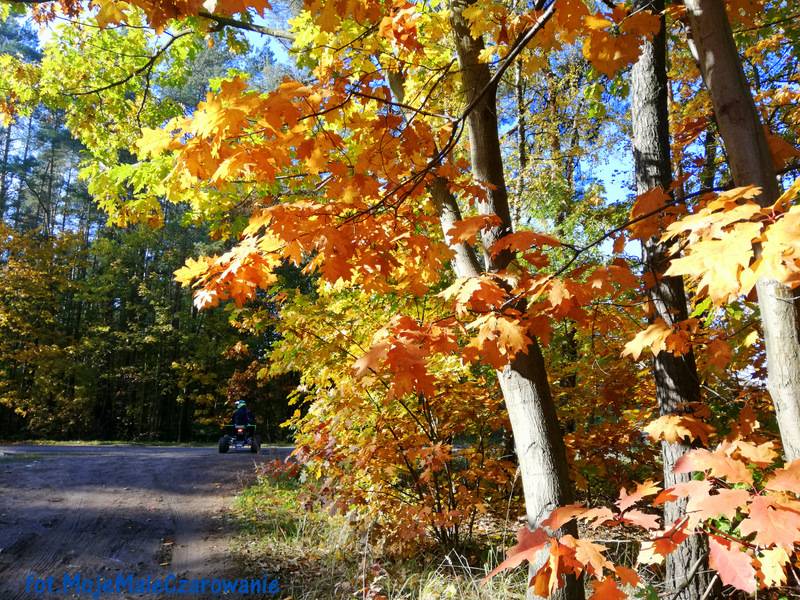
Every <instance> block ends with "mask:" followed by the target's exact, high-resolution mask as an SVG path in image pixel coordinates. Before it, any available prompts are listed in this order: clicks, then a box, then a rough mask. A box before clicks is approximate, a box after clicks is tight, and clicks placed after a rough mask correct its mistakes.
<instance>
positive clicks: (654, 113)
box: [631, 0, 710, 600]
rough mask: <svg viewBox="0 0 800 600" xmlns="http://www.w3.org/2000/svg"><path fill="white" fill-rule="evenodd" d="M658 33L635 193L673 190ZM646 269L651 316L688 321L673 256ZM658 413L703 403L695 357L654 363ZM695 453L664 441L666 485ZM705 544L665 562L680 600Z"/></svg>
mask: <svg viewBox="0 0 800 600" xmlns="http://www.w3.org/2000/svg"><path fill="white" fill-rule="evenodd" d="M635 4H636V6H637V8H643V7H651V8H652V10H653V11H655V12H658V13H663V10H664V0H637V2H636V3H635ZM660 19H661V27H660V29H659V31H658V33H657V34H656V35H655V36H654V37H653V38H652V39H651V40H648V41H646V42H645V43H644V44H642V47H641V54H640V56H639V60H638V61H637V62H636V63H635V64H634V65H633V69H632V71H631V125H632V129H633V153H634V164H635V175H636V190H637V192H638V193H639V194H643V193H645V192H647V191H648V190H651V189H653V188H656V187H659V186H660V187H661V188H663V189H664V190H668V189H669V188H670V185H671V184H672V167H671V160H670V136H669V114H668V89H667V86H668V81H667V44H666V30H665V23H664V16H663V14H662V15H661V17H660ZM643 246H644V263H645V269H646V270H647V273H648V274H649V277H648V278H647V281H648V282H649V285H648V289H647V294H648V297H649V300H650V302H651V304H652V307H653V316H654V317H656V318H660V319H663V320H664V322H665V323H666V324H667V325H669V326H672V325H674V324H675V323H677V322H679V321H683V320H685V319H686V318H688V314H687V308H686V291H685V289H684V284H683V279H682V278H681V277H670V276H665V275H664V272H665V271H666V270H667V267H668V264H669V260H670V258H671V257H670V251H669V249H668V248H667V246H666V244H664V242H662V241H661V240H660V239H659V238H657V237H656V238H653V239H650V240H647V241H646V242H645V243H644V244H643ZM653 376H654V378H655V387H656V398H657V401H658V409H659V412H660V413H661V414H662V415H669V414H675V413H676V412H679V411H682V410H685V409H686V407H687V405H689V404H691V403H695V402H697V401H699V399H700V380H699V378H698V374H697V366H696V363H695V357H694V353H693V352H692V351H691V350H689V351H688V352H686V353H685V354H683V355H680V356H676V355H674V354H672V353H671V352H668V351H666V350H662V351H661V352H659V353H658V354H657V355H656V356H655V357H654V359H653ZM690 449H691V447H690V446H689V445H687V444H685V443H683V442H675V443H671V442H669V441H666V440H663V441H662V442H661V460H662V463H663V472H664V487H672V486H674V485H676V484H678V483H681V482H685V481H689V480H690V479H691V474H690V473H681V474H677V473H674V472H673V468H674V467H675V463H676V462H677V460H678V459H679V458H680V457H681V456H683V455H684V454H686V452H688V451H689V450H690ZM686 504H687V499H685V498H683V499H680V500H676V501H674V502H667V503H665V505H664V522H665V523H675V522H677V521H678V520H679V519H680V518H681V516H682V515H684V514H685V513H686ZM707 552H708V548H707V542H706V541H705V540H704V538H702V537H701V536H692V537H690V538H689V539H687V540H685V541H684V542H683V543H682V544H681V546H680V548H678V549H677V550H676V551H675V552H673V553H672V554H670V555H669V556H668V557H667V560H666V581H665V583H666V590H665V591H666V592H667V593H669V595H670V597H671V598H674V599H675V600H678V599H680V600H692V599H698V598H700V597H702V596H703V594H704V593H705V591H706V589H707V588H708V586H709V583H710V577H709V576H708V574H707V566H708V560H707Z"/></svg>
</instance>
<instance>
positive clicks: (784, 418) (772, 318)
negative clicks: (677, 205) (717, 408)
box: [685, 0, 800, 460]
mask: <svg viewBox="0 0 800 600" xmlns="http://www.w3.org/2000/svg"><path fill="white" fill-rule="evenodd" d="M685 5H686V10H687V15H688V17H689V26H690V30H691V35H692V39H693V42H694V45H695V48H696V53H697V59H698V63H699V65H700V71H701V72H702V74H703V79H704V81H705V84H706V87H707V88H708V91H709V93H710V95H711V101H712V104H713V106H714V113H715V116H716V119H717V125H718V128H719V133H720V136H721V137H722V141H723V143H724V144H725V149H726V151H727V154H728V162H729V164H730V168H731V172H732V173H733V179H734V182H735V183H736V185H737V186H745V185H756V186H759V187H760V188H761V195H760V196H759V197H758V198H757V200H758V203H759V204H760V205H761V206H769V205H770V204H773V203H774V202H775V201H776V200H777V198H778V195H779V193H778V183H777V179H776V176H775V165H774V164H773V163H772V156H771V155H770V152H769V146H768V145H767V139H766V135H765V134H764V129H763V126H762V123H761V120H760V118H759V116H758V113H757V111H756V107H755V103H754V102H753V96H752V94H751V93H750V87H749V85H748V83H747V79H746V78H745V75H744V70H743V69H742V62H741V60H740V59H739V54H738V53H737V51H736V44H735V42H734V39H733V33H732V32H731V27H730V23H729V22H728V17H727V14H726V13H725V4H724V2H722V0H686V2H685ZM756 291H757V293H758V305H759V308H760V312H761V323H762V327H763V330H764V343H765V345H766V349H767V389H768V390H769V393H770V395H771V396H772V401H773V403H774V405H775V415H776V417H777V420H778V426H779V427H780V431H781V440H782V441H783V449H784V452H785V454H786V458H787V459H788V460H795V459H797V458H800V302H798V300H797V299H795V298H794V294H793V293H792V290H791V289H789V288H788V287H787V286H785V285H783V284H781V283H780V282H778V281H775V280H771V279H766V278H761V279H759V280H758V281H757V282H756Z"/></svg>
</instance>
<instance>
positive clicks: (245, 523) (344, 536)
mask: <svg viewBox="0 0 800 600" xmlns="http://www.w3.org/2000/svg"><path fill="white" fill-rule="evenodd" d="M300 473H301V471H300V469H292V468H289V469H287V468H286V467H285V466H284V465H282V464H281V463H279V462H277V461H276V462H273V463H268V464H266V465H264V466H263V467H262V468H261V469H259V475H258V479H257V482H256V483H255V484H254V485H252V486H250V487H248V488H246V489H245V490H244V491H243V492H242V493H241V494H240V495H239V496H238V497H237V499H236V504H235V509H234V518H235V520H236V523H237V524H238V527H239V530H240V533H239V535H238V536H237V538H236V540H235V541H234V542H233V543H232V545H231V548H232V552H233V553H234V555H235V556H236V557H237V558H238V559H239V560H240V561H241V564H242V565H243V567H244V569H245V572H248V573H261V572H266V573H269V574H271V575H274V576H276V577H277V578H278V579H279V580H280V583H281V594H282V596H281V597H284V598H293V599H294V600H312V599H313V600H319V599H323V598H324V599H331V600H339V599H341V600H344V599H345V598H347V599H352V598H364V599H368V600H384V599H385V600H456V599H463V600H489V599H496V598H506V599H509V600H514V599H520V600H522V599H523V598H525V574H524V573H523V572H519V571H518V572H515V573H509V574H505V575H503V576H501V577H496V578H494V579H492V580H491V581H490V582H489V583H488V584H487V585H482V584H481V581H480V580H481V578H483V577H484V576H485V575H486V574H487V573H488V572H489V571H490V570H491V568H493V567H494V566H497V564H498V563H499V562H500V560H502V556H503V552H504V549H503V544H502V543H501V540H503V539H505V538H508V539H507V540H506V541H511V540H512V539H513V534H512V530H513V528H512V527H510V526H509V527H506V528H505V535H504V532H503V531H502V530H501V527H502V525H503V524H502V523H497V524H496V526H497V530H496V531H495V532H493V535H492V536H491V538H492V539H493V541H494V543H492V541H491V540H490V536H487V538H486V540H485V542H486V543H485V545H483V546H480V547H479V548H477V550H478V551H479V552H478V553H477V554H473V555H472V556H471V557H468V556H464V555H462V554H460V553H458V552H456V551H451V552H444V551H443V549H442V548H441V547H429V548H428V549H427V551H424V552H421V553H419V554H417V555H416V556H414V557H412V558H409V557H408V556H401V557H397V556H395V557H392V556H387V555H386V554H384V552H383V550H382V548H381V544H380V542H379V540H380V538H381V532H380V530H379V529H377V528H379V527H380V524H373V526H370V525H369V524H366V525H365V524H363V523H360V522H357V521H356V520H354V519H352V518H348V516H347V515H342V514H337V513H332V512H331V511H330V510H329V509H326V508H325V507H324V506H321V505H320V504H319V503H318V502H316V503H315V502H314V501H313V499H312V498H313V497H314V495H315V494H316V493H317V491H315V490H314V489H313V486H310V485H308V484H304V483H303V482H301V481H300ZM506 525H508V524H506Z"/></svg>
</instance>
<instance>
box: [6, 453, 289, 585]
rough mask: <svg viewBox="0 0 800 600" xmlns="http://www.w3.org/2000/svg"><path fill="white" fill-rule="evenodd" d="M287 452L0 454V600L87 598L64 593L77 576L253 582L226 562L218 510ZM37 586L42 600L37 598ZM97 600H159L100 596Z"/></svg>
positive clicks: (227, 532)
mask: <svg viewBox="0 0 800 600" xmlns="http://www.w3.org/2000/svg"><path fill="white" fill-rule="evenodd" d="M288 452H289V449H288V448H263V449H262V451H261V453H260V454H259V455H253V454H250V453H249V452H247V453H237V454H233V453H231V454H218V453H217V450H216V448H211V447H209V448H184V447H180V448H178V447H142V446H9V447H0V454H1V455H0V599H2V600H28V599H33V598H36V599H40V598H70V597H77V598H86V597H91V596H87V595H85V594H81V595H79V596H78V595H73V594H71V593H70V594H64V593H63V589H64V588H63V587H62V584H63V577H64V575H65V574H66V575H68V576H69V577H72V576H73V575H74V574H75V573H80V574H81V576H82V577H83V578H84V580H85V579H87V578H97V577H102V578H109V577H116V576H117V575H120V574H123V575H127V574H133V575H134V577H154V578H159V577H160V578H163V577H165V576H167V575H168V574H173V573H174V574H176V575H177V576H178V577H187V578H210V577H232V576H248V577H256V576H260V575H261V574H249V573H241V572H239V571H237V568H236V565H235V564H233V563H232V561H231V559H230V558H229V556H228V548H229V545H230V541H231V535H232V533H233V525H232V523H230V521H229V520H228V519H226V510H227V509H228V508H229V507H230V505H231V502H232V500H233V496H234V495H235V494H236V493H237V492H238V491H239V490H240V489H241V488H242V487H243V486H244V485H246V484H247V483H248V482H249V481H251V480H252V478H253V466H254V464H255V462H263V461H266V460H271V459H273V458H275V457H281V458H283V457H285V456H286V455H287V454H288ZM31 577H35V578H37V579H36V580H34V579H31ZM47 577H54V581H55V585H54V586H52V589H54V590H55V593H48V591H47V590H48V588H47V587H46V585H45V583H37V581H41V580H42V579H45V578H47ZM26 585H27V591H26ZM37 585H38V586H39V588H38V589H39V590H43V593H36V589H37ZM99 597H100V598H112V599H119V598H143V597H148V598H149V597H158V596H157V595H153V594H151V595H145V596H142V595H134V594H130V593H103V594H102V595H100V596H99ZM160 597H167V596H163V595H162V596H160ZM172 597H175V598H188V597H190V598H205V597H218V596H217V595H214V596H210V595H209V596H206V595H204V594H191V595H182V596H172ZM250 597H253V596H250ZM264 597H266V596H264Z"/></svg>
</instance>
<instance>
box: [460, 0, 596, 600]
mask: <svg viewBox="0 0 800 600" xmlns="http://www.w3.org/2000/svg"><path fill="white" fill-rule="evenodd" d="M470 2H471V0H451V2H450V20H451V25H452V27H453V31H454V34H455V43H456V51H457V54H458V60H459V64H460V67H461V76H462V85H463V89H464V97H465V100H466V102H467V104H472V103H473V102H476V101H477V104H476V105H475V108H474V110H473V111H472V112H471V113H470V114H469V115H468V117H467V119H468V120H467V125H468V131H469V143H470V159H471V166H472V173H473V176H474V177H475V179H476V180H477V181H479V182H481V183H486V184H488V185H487V188H488V189H487V192H486V198H485V199H484V200H482V201H480V202H479V204H478V209H479V210H480V212H481V213H484V214H496V215H497V216H498V217H500V221H501V224H500V225H499V226H497V227H493V228H491V229H488V230H484V232H483V235H482V241H483V247H484V260H485V264H486V268H487V270H488V271H490V272H497V271H500V270H502V269H504V268H505V267H507V266H508V264H509V263H510V262H511V259H512V258H513V255H512V254H511V253H510V252H502V253H499V254H497V255H494V256H492V254H491V253H490V252H489V248H491V247H492V245H493V244H494V243H495V242H496V241H497V240H499V239H501V238H502V237H503V236H505V235H508V234H510V233H511V232H512V229H513V228H512V223H511V215H510V210H509V203H508V192H507V189H506V181H505V174H504V171H503V160H502V154H501V151H500V138H499V135H498V123H497V106H496V102H497V100H496V91H497V90H496V85H495V84H493V83H491V73H490V71H489V67H488V65H486V64H485V63H482V62H480V60H479V59H478V56H479V53H480V51H481V50H482V49H483V47H484V46H483V40H482V39H481V38H478V39H474V38H472V36H471V35H470V32H469V27H468V24H467V22H466V20H465V19H464V17H463V15H462V11H463V10H464V9H465V8H466V7H467V6H469V4H470ZM479 97H480V100H479V101H478V98H479ZM497 377H498V380H499V382H500V388H501V390H502V392H503V398H504V399H505V403H506V408H507V410H508V415H509V418H510V420H511V427H512V430H513V433H514V443H515V445H516V449H517V457H518V460H519V466H520V472H521V479H522V487H523V492H524V496H525V509H526V512H527V518H528V523H529V525H530V526H531V527H538V526H539V525H540V523H541V521H542V520H543V519H544V518H546V517H547V516H548V514H549V513H550V512H551V511H552V509H554V508H556V507H557V506H560V505H563V504H567V503H569V502H571V501H572V492H573V490H572V486H571V484H570V481H569V471H568V466H567V459H566V450H565V448H564V441H563V439H562V437H561V432H560V429H559V426H558V418H557V415H556V409H555V406H554V404H553V400H552V397H551V395H550V385H549V382H548V380H547V372H546V368H545V364H544V358H543V357H542V353H541V350H540V348H539V344H538V342H537V341H536V340H534V341H533V342H532V343H531V344H530V345H529V347H528V348H527V352H526V353H524V354H523V353H520V354H518V355H517V356H516V357H515V358H514V360H513V361H511V363H510V364H509V365H508V366H506V367H505V368H504V369H503V370H502V371H498V373H497ZM570 532H571V533H573V534H575V533H576V530H575V528H574V526H573V527H572V529H571V530H570ZM541 560H544V556H542V557H541ZM536 562H538V563H539V564H536V563H532V564H531V567H530V568H531V570H532V572H535V570H538V567H539V565H540V564H541V563H540V562H539V561H536ZM529 597H534V596H533V595H532V588H529ZM551 597H553V598H559V599H564V600H566V599H570V600H573V599H575V600H577V599H580V598H583V586H582V585H581V582H580V581H576V580H575V579H574V578H570V579H568V580H567V581H566V582H565V585H564V587H563V588H561V589H559V590H558V591H557V592H556V593H555V594H553V596H551Z"/></svg>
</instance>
